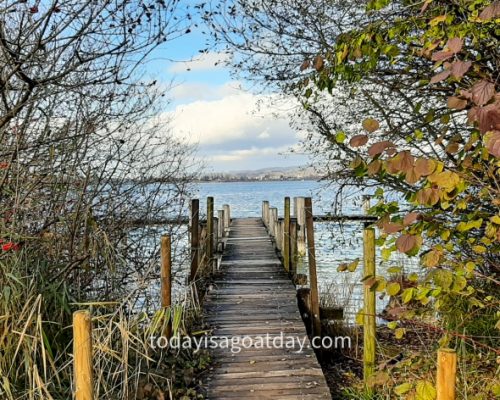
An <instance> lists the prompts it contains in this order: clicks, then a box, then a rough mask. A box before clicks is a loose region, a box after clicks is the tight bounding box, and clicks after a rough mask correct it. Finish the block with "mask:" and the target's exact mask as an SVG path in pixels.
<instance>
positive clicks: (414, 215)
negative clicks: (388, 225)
mask: <svg viewBox="0 0 500 400" xmlns="http://www.w3.org/2000/svg"><path fill="white" fill-rule="evenodd" d="M420 219H422V216H421V215H420V214H419V213H418V212H415V211H412V212H411V213H409V214H406V215H405V217H404V218H403V224H404V225H405V226H408V225H411V224H413V223H414V222H415V221H418V220H420Z"/></svg>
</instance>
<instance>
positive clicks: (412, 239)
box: [396, 234, 417, 253]
mask: <svg viewBox="0 0 500 400" xmlns="http://www.w3.org/2000/svg"><path fill="white" fill-rule="evenodd" d="M416 246H417V237H416V236H414V235H408V234H405V235H401V236H400V237H398V238H397V239H396V248H397V249H398V250H399V251H400V252H401V253H408V252H409V251H411V250H413V249H414V248H415V247H416Z"/></svg>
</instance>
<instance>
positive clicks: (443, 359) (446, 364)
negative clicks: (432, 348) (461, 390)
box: [436, 349, 457, 400]
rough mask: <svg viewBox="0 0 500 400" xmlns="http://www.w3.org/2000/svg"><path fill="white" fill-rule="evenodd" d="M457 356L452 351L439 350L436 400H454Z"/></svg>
mask: <svg viewBox="0 0 500 400" xmlns="http://www.w3.org/2000/svg"><path fill="white" fill-rule="evenodd" d="M456 374H457V354H456V352H455V350H453V349H439V350H438V359H437V379H436V392H437V397H436V400H455V383H456V379H457V377H456Z"/></svg>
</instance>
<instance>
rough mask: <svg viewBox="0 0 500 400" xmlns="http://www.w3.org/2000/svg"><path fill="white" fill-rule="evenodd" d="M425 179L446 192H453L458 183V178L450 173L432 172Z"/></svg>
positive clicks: (453, 173)
mask: <svg viewBox="0 0 500 400" xmlns="http://www.w3.org/2000/svg"><path fill="white" fill-rule="evenodd" d="M427 179H428V181H429V182H431V183H434V184H436V185H438V186H439V187H441V188H443V189H446V190H453V189H455V187H456V186H457V185H458V184H459V183H460V177H459V176H458V174H456V173H455V172H452V171H443V172H434V173H433V174H432V175H429V176H428V177H427Z"/></svg>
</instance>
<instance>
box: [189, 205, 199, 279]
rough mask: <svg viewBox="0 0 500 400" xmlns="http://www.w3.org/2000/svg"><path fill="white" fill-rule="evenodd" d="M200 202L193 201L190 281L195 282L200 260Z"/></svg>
mask: <svg viewBox="0 0 500 400" xmlns="http://www.w3.org/2000/svg"><path fill="white" fill-rule="evenodd" d="M199 226H200V201H199V200H198V199H193V200H191V274H190V275H189V281H190V282H193V281H194V280H195V279H196V274H197V273H198V263H199V259H200V252H199V246H200V233H199V229H198V228H199Z"/></svg>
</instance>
